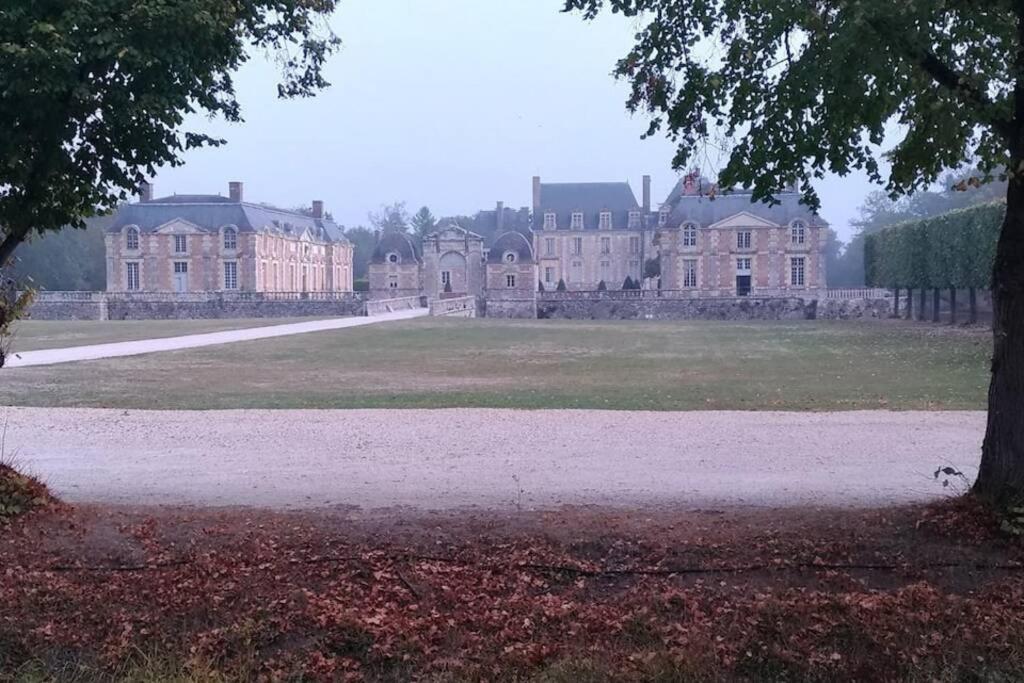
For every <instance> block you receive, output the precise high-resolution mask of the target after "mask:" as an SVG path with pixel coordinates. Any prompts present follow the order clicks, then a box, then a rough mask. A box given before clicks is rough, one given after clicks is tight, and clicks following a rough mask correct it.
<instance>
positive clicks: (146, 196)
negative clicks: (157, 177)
mask: <svg viewBox="0 0 1024 683" xmlns="http://www.w3.org/2000/svg"><path fill="white" fill-rule="evenodd" d="M139 201H140V202H151V201H153V184H152V183H151V182H149V181H148V180H143V181H142V184H141V185H139Z"/></svg>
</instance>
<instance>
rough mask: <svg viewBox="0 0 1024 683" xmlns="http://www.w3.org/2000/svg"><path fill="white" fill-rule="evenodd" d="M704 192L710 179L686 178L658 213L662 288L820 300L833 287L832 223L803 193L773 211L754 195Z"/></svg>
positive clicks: (783, 196) (785, 196)
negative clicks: (829, 280)
mask: <svg viewBox="0 0 1024 683" xmlns="http://www.w3.org/2000/svg"><path fill="white" fill-rule="evenodd" d="M702 186H703V187H705V188H706V187H707V185H706V181H701V180H700V179H699V178H696V177H695V176H694V175H692V174H691V175H688V176H686V177H684V178H683V179H682V180H681V181H680V182H679V183H678V184H677V185H676V187H675V188H674V189H673V190H672V192H671V193H670V194H669V196H668V198H667V199H666V200H665V203H664V204H662V206H661V209H660V210H659V212H658V217H657V224H658V229H657V233H656V234H657V238H656V242H657V248H658V252H659V254H660V266H661V287H662V289H666V290H683V291H688V292H690V293H691V295H692V296H694V297H701V296H703V297H711V296H715V297H721V296H748V295H749V296H791V297H792V296H795V297H803V298H810V299H816V298H818V296H819V294H821V293H822V292H823V291H824V289H825V286H826V285H825V258H824V249H825V244H826V241H827V239H828V234H827V231H828V224H827V223H826V222H825V221H824V220H822V219H821V218H820V217H819V216H817V215H816V214H814V213H812V212H811V211H810V210H808V208H807V207H806V206H803V205H802V204H800V195H799V194H797V193H796V192H794V191H786V192H780V193H778V194H777V195H776V200H777V201H778V203H777V204H774V205H768V204H766V203H763V202H754V201H752V196H751V194H750V192H749V191H732V192H728V193H724V194H717V196H716V195H711V196H709V195H708V193H706V192H702V191H701V188H702Z"/></svg>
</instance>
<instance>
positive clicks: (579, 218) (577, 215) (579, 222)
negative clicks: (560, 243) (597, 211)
mask: <svg viewBox="0 0 1024 683" xmlns="http://www.w3.org/2000/svg"><path fill="white" fill-rule="evenodd" d="M570 227H571V228H572V229H573V230H582V229H583V214H582V213H581V212H579V211H573V213H572V224H571V225H570Z"/></svg>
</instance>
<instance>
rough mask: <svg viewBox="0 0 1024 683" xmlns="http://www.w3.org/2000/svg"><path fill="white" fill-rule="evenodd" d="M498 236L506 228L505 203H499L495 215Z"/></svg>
mask: <svg viewBox="0 0 1024 683" xmlns="http://www.w3.org/2000/svg"><path fill="white" fill-rule="evenodd" d="M494 216H495V220H496V224H497V229H498V234H499V235H500V234H501V230H502V228H504V227H505V202H498V210H497V211H496V212H495V213H494Z"/></svg>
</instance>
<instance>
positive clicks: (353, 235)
mask: <svg viewBox="0 0 1024 683" xmlns="http://www.w3.org/2000/svg"><path fill="white" fill-rule="evenodd" d="M344 232H345V237H346V238H348V241H349V242H351V243H352V249H353V251H352V276H353V277H354V278H356V279H365V278H366V277H368V276H369V274H370V257H371V256H373V249H374V247H376V246H377V237H376V236H375V235H374V234H373V230H370V229H369V228H366V227H363V226H359V227H356V228H349V229H348V230H345V231H344Z"/></svg>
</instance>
